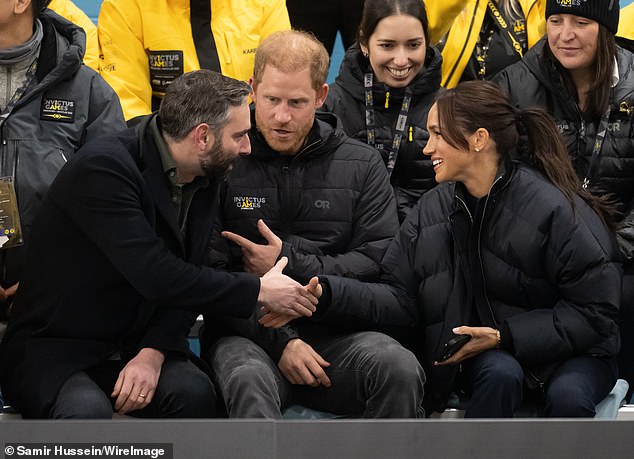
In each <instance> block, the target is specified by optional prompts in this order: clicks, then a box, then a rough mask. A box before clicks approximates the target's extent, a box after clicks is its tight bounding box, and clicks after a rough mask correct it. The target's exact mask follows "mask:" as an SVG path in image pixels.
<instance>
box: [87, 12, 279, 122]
mask: <svg viewBox="0 0 634 459" xmlns="http://www.w3.org/2000/svg"><path fill="white" fill-rule="evenodd" d="M189 5H190V0H104V2H103V3H102V4H101V11H100V13H99V22H98V26H97V29H98V34H99V44H100V46H101V53H102V55H103V58H102V60H101V63H100V69H99V70H100V72H101V75H102V76H103V77H104V79H105V80H106V81H107V82H108V83H110V85H111V86H112V87H113V88H114V90H115V91H116V92H117V94H118V95H119V98H120V100H121V105H122V106H123V112H124V115H125V117H126V119H130V118H133V117H135V116H138V115H145V114H148V113H150V112H151V111H152V96H153V95H154V96H155V97H156V98H160V97H162V95H163V92H162V89H161V88H163V87H164V83H165V82H166V81H167V80H165V79H162V78H163V77H164V74H158V73H157V72H158V71H157V68H159V67H162V66H165V67H169V66H170V65H176V70H168V73H169V72H172V73H170V75H169V77H168V78H172V77H174V76H175V75H176V74H179V73H184V72H189V71H192V70H198V69H200V64H199V61H198V55H197V54H196V48H195V45H194V39H193V38H192V30H191V25H190V7H189ZM211 17H212V19H211V29H212V31H213V37H214V41H215V43H216V48H217V50H218V58H219V61H220V67H221V70H222V73H223V74H224V75H227V76H230V77H233V78H236V79H239V80H245V81H246V80H248V79H249V78H250V77H251V76H252V73H253V61H254V57H255V49H256V48H257V47H258V45H259V43H260V40H262V39H263V38H264V37H266V36H267V35H269V34H270V33H272V32H275V31H277V30H285V29H290V21H289V18H288V12H287V10H286V3H285V0H211ZM181 53H182V54H181ZM181 59H182V62H181ZM150 61H151V62H152V64H150ZM173 62H177V64H174V63H173ZM150 65H152V68H153V70H152V72H153V73H152V78H150V73H151V72H150ZM151 80H152V81H151ZM153 85H154V90H153Z"/></svg>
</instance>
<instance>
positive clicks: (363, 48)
mask: <svg viewBox="0 0 634 459" xmlns="http://www.w3.org/2000/svg"><path fill="white" fill-rule="evenodd" d="M359 48H361V53H362V54H363V56H364V57H366V58H367V57H368V55H369V54H370V51H369V50H368V45H363V44H361V43H359Z"/></svg>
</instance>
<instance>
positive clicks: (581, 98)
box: [569, 68, 594, 111]
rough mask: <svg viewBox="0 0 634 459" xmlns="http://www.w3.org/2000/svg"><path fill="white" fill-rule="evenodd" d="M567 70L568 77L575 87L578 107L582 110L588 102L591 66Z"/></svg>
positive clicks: (592, 74) (591, 76)
mask: <svg viewBox="0 0 634 459" xmlns="http://www.w3.org/2000/svg"><path fill="white" fill-rule="evenodd" d="M569 72H570V77H571V78H572V81H573V83H574V84H575V89H576V90H577V100H578V105H579V109H580V110H581V111H584V110H585V109H586V104H587V102H588V94H589V93H590V88H591V86H592V81H593V78H594V72H593V70H592V69H591V68H588V69H577V70H569Z"/></svg>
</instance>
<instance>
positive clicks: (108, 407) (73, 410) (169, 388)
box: [50, 360, 216, 419]
mask: <svg viewBox="0 0 634 459" xmlns="http://www.w3.org/2000/svg"><path fill="white" fill-rule="evenodd" d="M122 365H123V364H122V363H121V362H119V361H107V362H104V363H103V364H101V365H98V366H97V367H94V368H91V369H90V370H88V371H86V372H84V371H80V372H77V373H75V374H74V375H72V376H71V377H70V378H68V379H67V380H66V382H65V383H64V385H63V386H62V388H61V389H60V391H59V394H58V395H57V398H56V399H55V403H54V404H53V407H52V408H51V411H50V417H51V418H52V419H69V418H83V419H101V418H106V419H109V418H112V414H113V404H114V399H111V398H110V394H111V393H112V390H113V389H114V384H115V382H116V380H117V377H118V374H119V371H121V369H122ZM215 411H216V392H215V390H214V387H213V384H212V382H211V380H210V379H209V377H208V376H207V375H206V374H205V373H204V372H203V371H201V370H200V369H199V368H198V367H197V366H196V365H194V364H193V363H192V362H191V361H189V360H188V361H180V360H166V361H165V362H164V363H163V367H162V369H161V375H160V377H159V380H158V385H157V387H156V391H155V392H154V397H153V398H152V402H151V403H150V404H149V405H148V406H146V407H145V408H143V409H142V410H137V411H133V412H131V413H130V416H135V417H142V418H206V417H213V416H214V415H215Z"/></svg>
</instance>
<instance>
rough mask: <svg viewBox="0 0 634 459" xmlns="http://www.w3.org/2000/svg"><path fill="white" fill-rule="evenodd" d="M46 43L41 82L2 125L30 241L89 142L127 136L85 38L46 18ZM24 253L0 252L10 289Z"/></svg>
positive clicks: (0, 140) (2, 147) (5, 166)
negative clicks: (44, 207) (52, 191)
mask: <svg viewBox="0 0 634 459" xmlns="http://www.w3.org/2000/svg"><path fill="white" fill-rule="evenodd" d="M39 19H40V21H41V22H42V28H43V34H44V35H43V38H42V44H41V49H40V55H39V57H38V61H37V62H38V64H37V71H36V74H35V78H34V80H33V81H32V82H31V85H30V86H29V88H28V89H27V90H26V92H25V93H24V95H23V96H22V98H20V100H19V101H18V102H17V103H16V105H15V107H14V108H13V110H12V111H11V113H10V114H9V116H8V118H7V119H6V120H5V121H4V122H0V152H1V158H2V161H0V176H3V177H4V176H9V177H13V179H14V181H15V188H16V193H17V199H18V205H19V211H20V222H21V225H22V231H23V236H24V238H25V240H26V241H28V236H29V233H30V229H31V224H32V222H33V219H34V217H35V214H36V212H37V210H38V209H39V206H40V203H41V202H42V200H43V199H44V197H45V195H46V192H47V190H48V187H49V186H50V184H51V182H52V181H53V179H54V178H55V176H56V175H57V173H58V172H59V170H60V169H61V168H62V166H63V165H64V164H65V163H66V161H67V160H68V159H70V157H71V156H72V155H74V154H75V152H76V151H77V150H78V149H79V147H81V146H82V145H83V144H84V143H86V142H87V141H88V140H90V139H92V138H94V137H96V136H98V135H100V134H105V133H113V132H116V131H118V130H121V129H123V128H125V122H124V119H123V113H122V111H121V105H120V104H119V99H118V98H117V95H116V94H115V92H114V91H113V90H112V88H111V87H110V86H109V85H108V84H107V83H106V82H105V81H104V80H103V79H102V78H101V77H100V76H99V75H98V74H97V73H96V72H95V71H94V70H92V69H91V68H89V67H86V66H85V65H82V58H83V55H84V50H85V41H86V40H85V34H84V31H83V30H82V29H81V28H80V27H78V26H76V25H74V24H72V23H71V22H69V21H67V20H66V19H64V18H62V17H61V16H58V15H57V14H56V13H54V12H53V11H51V10H46V11H45V12H44V13H42V14H41V15H40V16H39ZM24 253H25V247H24V246H22V247H16V248H12V249H3V250H1V251H0V260H1V270H2V271H1V273H0V281H1V282H2V286H3V287H5V288H6V287H8V286H10V285H13V284H15V283H16V282H18V281H19V280H20V279H21V277H22V269H23V265H24Z"/></svg>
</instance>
